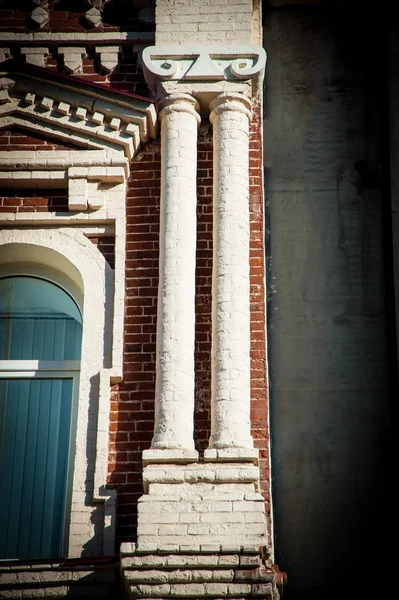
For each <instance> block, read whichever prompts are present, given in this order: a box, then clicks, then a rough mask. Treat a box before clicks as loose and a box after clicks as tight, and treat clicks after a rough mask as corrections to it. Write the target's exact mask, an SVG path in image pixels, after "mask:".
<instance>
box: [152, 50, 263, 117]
mask: <svg viewBox="0 0 399 600" xmlns="http://www.w3.org/2000/svg"><path fill="white" fill-rule="evenodd" d="M265 67H266V52H265V50H264V49H263V48H262V47H261V46H256V45H252V44H238V45H236V46H222V45H218V44H209V45H207V44H197V45H190V44H187V45H165V46H163V45H162V46H149V47H147V48H145V49H144V50H143V70H144V76H145V79H146V82H147V84H148V86H149V87H150V89H151V90H152V91H153V92H154V94H155V96H156V97H157V98H158V99H160V98H163V97H164V96H165V94H166V95H167V94H174V93H175V92H178V93H184V94H190V95H192V96H194V97H195V98H197V100H198V101H199V102H200V104H201V109H202V110H203V111H204V112H207V110H208V107H209V102H210V101H211V100H213V99H214V98H215V96H217V95H218V94H220V93H222V92H228V93H243V92H244V93H247V94H248V95H249V96H251V95H255V94H256V93H257V91H258V90H259V89H260V86H261V83H262V81H263V76H264V72H265Z"/></svg>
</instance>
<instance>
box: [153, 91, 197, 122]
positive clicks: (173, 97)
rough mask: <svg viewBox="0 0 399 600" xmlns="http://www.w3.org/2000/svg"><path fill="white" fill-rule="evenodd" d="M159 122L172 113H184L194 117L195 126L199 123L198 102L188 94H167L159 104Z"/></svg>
mask: <svg viewBox="0 0 399 600" xmlns="http://www.w3.org/2000/svg"><path fill="white" fill-rule="evenodd" d="M159 109H160V112H159V120H160V121H162V119H163V117H165V116H166V115H169V114H171V113H173V112H184V113H188V114H190V115H192V116H193V117H195V119H196V121H197V125H199V124H200V122H201V117H200V115H199V110H200V106H199V103H198V101H197V100H196V99H195V98H194V97H193V96H191V95H190V94H178V93H176V94H169V95H168V96H166V97H165V98H164V99H163V100H162V101H161V102H160V104H159Z"/></svg>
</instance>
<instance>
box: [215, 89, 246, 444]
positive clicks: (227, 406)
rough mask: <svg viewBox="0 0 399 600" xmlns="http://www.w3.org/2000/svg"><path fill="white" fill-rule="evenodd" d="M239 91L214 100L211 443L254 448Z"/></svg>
mask: <svg viewBox="0 0 399 600" xmlns="http://www.w3.org/2000/svg"><path fill="white" fill-rule="evenodd" d="M250 107H251V104H250V101H249V100H248V98H246V97H245V96H243V95H239V94H234V95H231V94H220V95H219V96H218V97H217V98H216V99H215V100H213V101H212V103H211V106H210V108H211V114H210V120H211V123H212V124H213V144H214V188H213V202H214V207H213V210H214V213H213V278H212V433H211V439H210V447H211V448H229V447H238V448H252V447H253V440H252V437H251V433H250V355H249V351H250V313H249V122H250V119H251V110H250Z"/></svg>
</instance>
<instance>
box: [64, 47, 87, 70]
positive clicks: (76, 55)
mask: <svg viewBox="0 0 399 600" xmlns="http://www.w3.org/2000/svg"><path fill="white" fill-rule="evenodd" d="M58 54H60V55H61V56H62V57H63V59H64V67H65V70H66V71H67V72H68V73H79V72H81V71H82V58H83V56H85V55H86V48H85V47H82V46H60V47H59V48H58Z"/></svg>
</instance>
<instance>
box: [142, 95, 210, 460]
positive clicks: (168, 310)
mask: <svg viewBox="0 0 399 600" xmlns="http://www.w3.org/2000/svg"><path fill="white" fill-rule="evenodd" d="M196 107H197V103H196V101H195V99H194V98H192V97H191V96H188V95H185V94H184V95H181V94H180V95H179V94H176V95H174V96H169V97H168V98H167V99H166V100H165V102H164V103H163V107H162V110H161V112H160V115H159V117H160V119H161V159H162V167H161V218H160V238H159V246H160V253H159V291H158V319H157V361H156V392H155V394H156V396H155V429H154V438H153V440H152V448H154V449H159V448H164V449H173V448H182V449H187V450H193V449H194V440H193V426H194V423H193V415H194V326H195V259H196V256H195V254H196V199H197V196H196V167H197V127H198V124H199V122H200V117H199V115H198V113H197V111H196Z"/></svg>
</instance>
